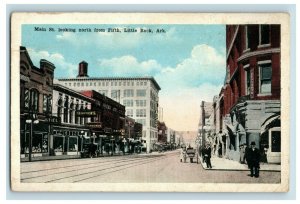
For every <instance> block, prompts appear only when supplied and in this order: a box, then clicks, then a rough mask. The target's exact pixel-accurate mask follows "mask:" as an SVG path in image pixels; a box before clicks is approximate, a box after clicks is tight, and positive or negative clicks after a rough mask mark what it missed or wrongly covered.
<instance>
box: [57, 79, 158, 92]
mask: <svg viewBox="0 0 300 204" xmlns="http://www.w3.org/2000/svg"><path fill="white" fill-rule="evenodd" d="M57 80H58V81H91V80H150V81H151V82H152V83H153V84H154V85H155V87H156V88H157V89H158V90H161V88H160V86H159V85H158V83H157V82H156V80H155V79H154V77H77V78H58V79H57Z"/></svg>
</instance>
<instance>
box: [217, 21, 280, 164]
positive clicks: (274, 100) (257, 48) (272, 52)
mask: <svg viewBox="0 0 300 204" xmlns="http://www.w3.org/2000/svg"><path fill="white" fill-rule="evenodd" d="M280 42H281V41H280V25H267V24H262V25H227V26H226V48H227V56H226V60H227V68H226V81H225V85H224V87H223V99H222V100H223V101H224V106H223V108H224V109H223V110H224V111H223V113H222V114H223V119H224V123H223V133H224V134H226V136H227V140H226V148H227V150H228V151H226V156H227V157H228V158H229V159H234V160H237V161H238V160H239V156H240V154H239V146H240V145H241V144H247V145H249V144H250V142H252V141H255V142H256V145H257V147H259V149H260V150H261V151H262V154H266V155H267V159H268V162H275V163H279V162H280V151H281V131H280V106H281V105H280V104H281V103H280V70H281V65H280Z"/></svg>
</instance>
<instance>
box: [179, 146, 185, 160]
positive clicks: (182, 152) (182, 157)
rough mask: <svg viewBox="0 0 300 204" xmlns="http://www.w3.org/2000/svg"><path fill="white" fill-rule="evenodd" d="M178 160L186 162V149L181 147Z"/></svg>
mask: <svg viewBox="0 0 300 204" xmlns="http://www.w3.org/2000/svg"><path fill="white" fill-rule="evenodd" d="M180 162H186V149H185V148H183V147H182V148H181V151H180Z"/></svg>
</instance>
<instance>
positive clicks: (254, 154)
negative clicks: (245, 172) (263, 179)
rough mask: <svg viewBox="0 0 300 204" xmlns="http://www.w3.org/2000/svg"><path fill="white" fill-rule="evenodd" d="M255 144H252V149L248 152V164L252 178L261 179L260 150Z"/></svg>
mask: <svg viewBox="0 0 300 204" xmlns="http://www.w3.org/2000/svg"><path fill="white" fill-rule="evenodd" d="M255 145H256V144H255V142H251V148H249V149H248V150H247V163H248V166H249V168H250V173H251V174H250V176H251V177H253V176H255V177H256V178H258V177H259V161H260V153H259V150H258V149H257V148H256V147H255Z"/></svg>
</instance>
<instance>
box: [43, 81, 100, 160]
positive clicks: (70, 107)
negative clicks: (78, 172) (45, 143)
mask: <svg viewBox="0 0 300 204" xmlns="http://www.w3.org/2000/svg"><path fill="white" fill-rule="evenodd" d="M94 103H95V100H93V99H92V98H90V97H87V96H85V95H83V94H81V93H78V92H76V91H74V90H72V89H69V88H67V87H64V86H62V85H60V84H55V83H54V85H53V106H52V115H54V116H56V117H58V118H60V121H61V122H60V123H59V124H54V125H53V126H52V128H51V130H50V137H49V141H50V143H49V148H50V155H52V156H57V155H80V151H82V148H83V144H84V143H88V142H91V135H92V132H91V131H90V129H89V128H88V127H87V124H88V123H89V122H90V121H91V118H90V117H85V116H84V115H83V114H80V113H82V112H87V111H91V109H92V104H94Z"/></svg>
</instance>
